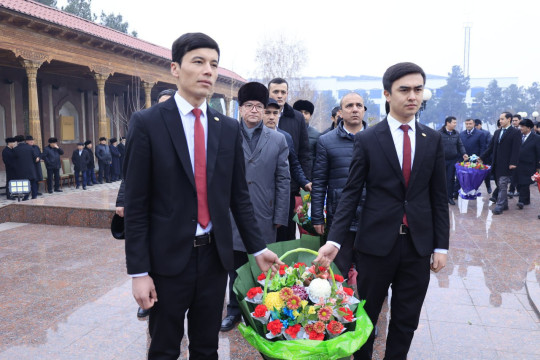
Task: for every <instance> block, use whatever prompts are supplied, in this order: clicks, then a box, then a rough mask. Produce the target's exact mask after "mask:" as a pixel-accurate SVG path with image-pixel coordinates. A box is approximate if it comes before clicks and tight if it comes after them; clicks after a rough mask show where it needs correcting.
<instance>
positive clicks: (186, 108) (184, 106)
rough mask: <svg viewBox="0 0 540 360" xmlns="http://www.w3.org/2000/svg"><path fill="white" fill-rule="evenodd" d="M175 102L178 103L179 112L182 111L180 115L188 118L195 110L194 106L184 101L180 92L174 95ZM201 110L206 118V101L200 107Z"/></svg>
mask: <svg viewBox="0 0 540 360" xmlns="http://www.w3.org/2000/svg"><path fill="white" fill-rule="evenodd" d="M174 101H176V106H177V107H178V111H180V115H182V116H186V115H187V114H189V113H191V111H192V110H193V109H194V108H195V107H194V106H193V105H191V104H190V103H188V102H187V100H186V99H184V98H183V97H182V96H180V94H178V91H177V92H175V93H174ZM199 109H201V110H202V114H203V116H204V117H206V110H207V106H206V99H205V100H204V102H203V103H202V104H201V106H199Z"/></svg>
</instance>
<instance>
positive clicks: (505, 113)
mask: <svg viewBox="0 0 540 360" xmlns="http://www.w3.org/2000/svg"><path fill="white" fill-rule="evenodd" d="M501 114H504V117H505V118H507V119H510V120H512V117H513V116H512V114H511V113H509V112H508V111H503V112H502V113H501ZM520 118H521V116H520Z"/></svg>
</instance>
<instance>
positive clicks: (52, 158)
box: [43, 137, 64, 194]
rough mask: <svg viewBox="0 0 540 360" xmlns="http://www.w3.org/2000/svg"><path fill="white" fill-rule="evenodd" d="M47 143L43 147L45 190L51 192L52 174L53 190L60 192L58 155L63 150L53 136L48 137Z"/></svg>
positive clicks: (61, 153) (62, 152) (62, 153)
mask: <svg viewBox="0 0 540 360" xmlns="http://www.w3.org/2000/svg"><path fill="white" fill-rule="evenodd" d="M48 142H49V145H47V146H45V149H43V161H45V167H46V168H47V190H48V191H49V194H52V193H53V186H52V181H53V176H54V191H56V192H62V190H60V167H61V165H62V164H61V161H60V156H61V155H64V150H62V149H60V147H59V146H58V139H57V138H55V137H52V138H49V141H48Z"/></svg>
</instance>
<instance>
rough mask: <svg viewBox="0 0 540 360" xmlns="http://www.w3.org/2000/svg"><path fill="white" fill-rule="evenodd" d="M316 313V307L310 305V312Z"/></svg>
mask: <svg viewBox="0 0 540 360" xmlns="http://www.w3.org/2000/svg"><path fill="white" fill-rule="evenodd" d="M315 313H316V311H315V307H314V306H310V307H309V309H308V314H310V315H313V314H315Z"/></svg>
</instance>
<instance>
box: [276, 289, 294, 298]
mask: <svg viewBox="0 0 540 360" xmlns="http://www.w3.org/2000/svg"><path fill="white" fill-rule="evenodd" d="M293 295H294V293H293V291H292V289H291V288H288V287H284V288H283V289H281V290H280V291H279V297H281V298H282V299H283V300H284V301H287V300H289V299H290V298H291V296H293Z"/></svg>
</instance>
